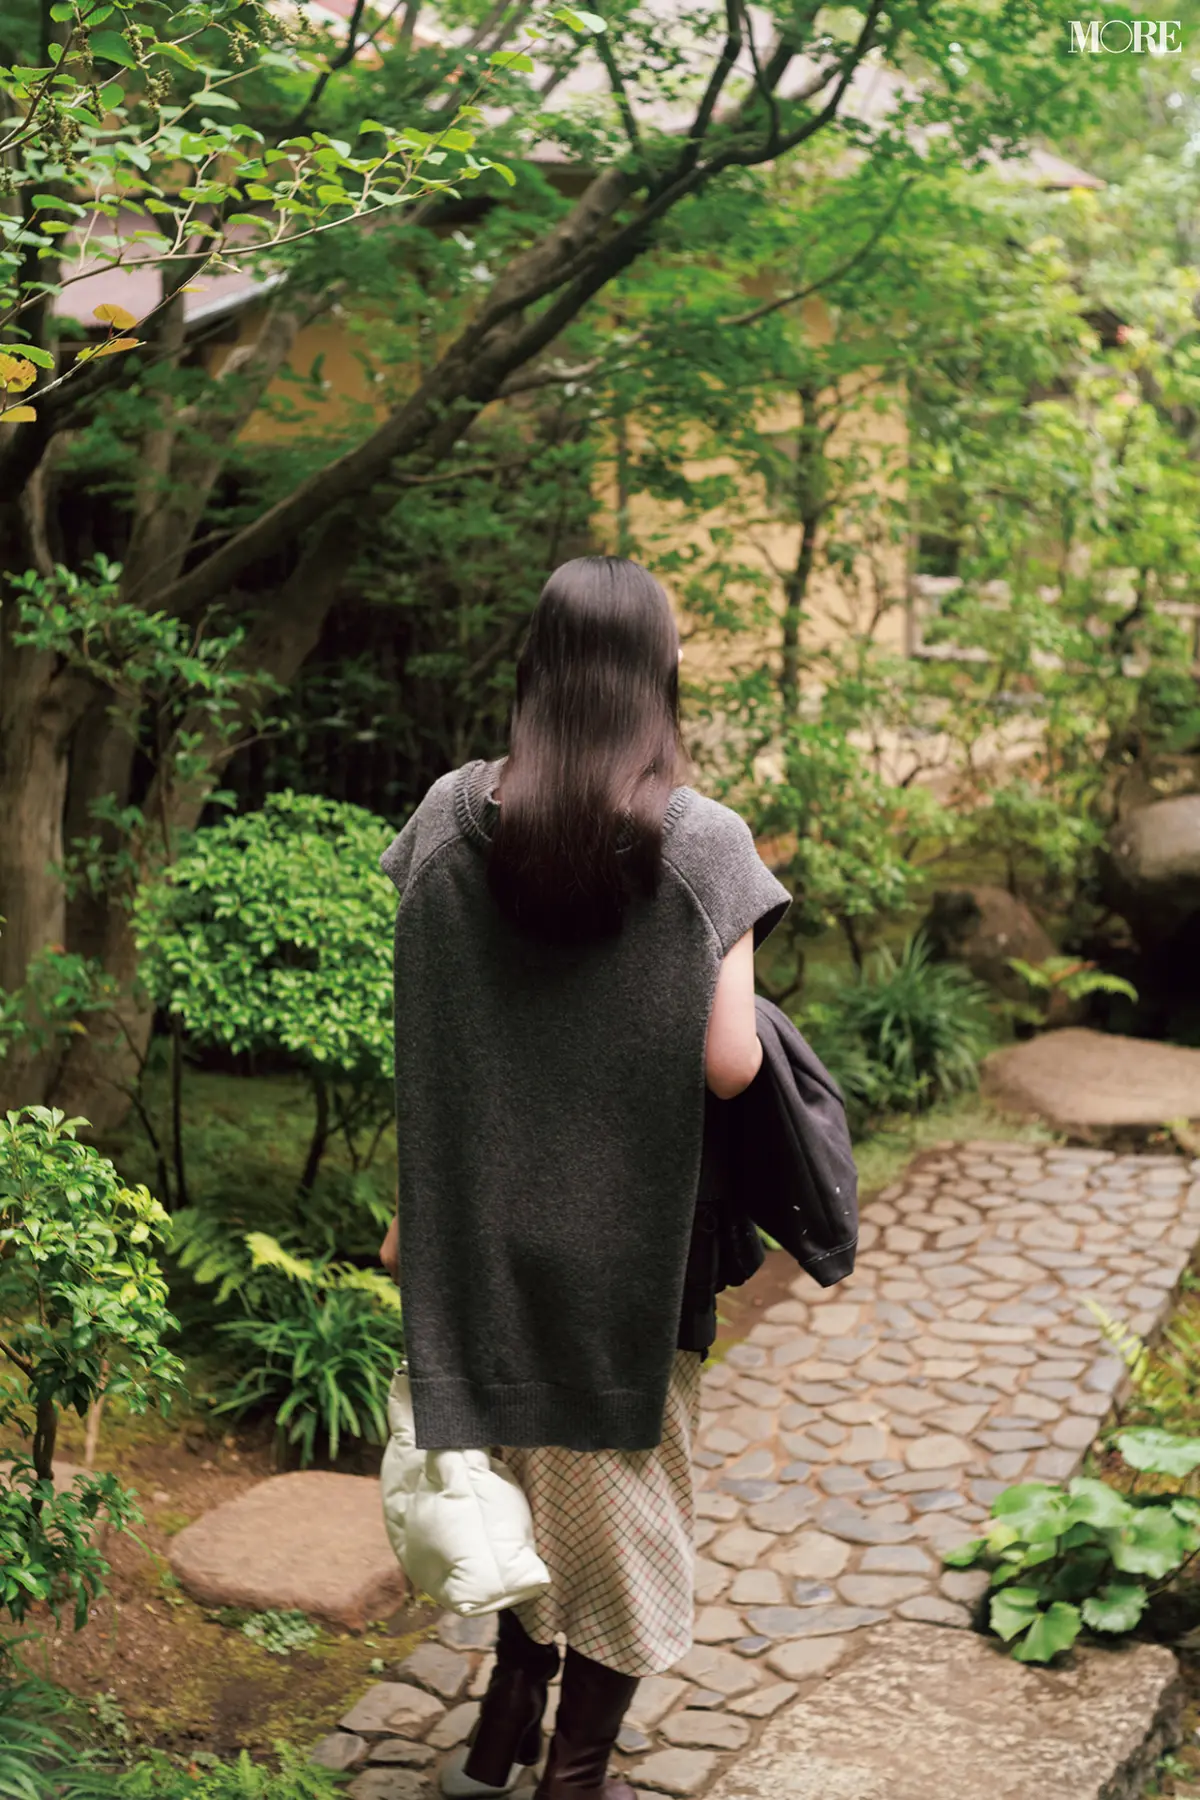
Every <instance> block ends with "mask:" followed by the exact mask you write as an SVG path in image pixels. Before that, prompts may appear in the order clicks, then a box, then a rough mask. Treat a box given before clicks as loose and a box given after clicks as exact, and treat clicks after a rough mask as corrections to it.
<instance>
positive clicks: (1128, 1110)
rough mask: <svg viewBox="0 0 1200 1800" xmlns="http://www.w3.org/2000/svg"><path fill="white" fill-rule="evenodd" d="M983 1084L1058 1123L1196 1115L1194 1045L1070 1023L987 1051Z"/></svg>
mask: <svg viewBox="0 0 1200 1800" xmlns="http://www.w3.org/2000/svg"><path fill="white" fill-rule="evenodd" d="M983 1088H984V1091H985V1093H988V1094H989V1095H990V1096H991V1097H992V1098H993V1099H994V1100H997V1101H998V1102H999V1103H1000V1104H1001V1105H1002V1106H1009V1107H1012V1108H1013V1109H1014V1110H1016V1111H1018V1112H1022V1113H1034V1114H1037V1115H1038V1116H1039V1117H1041V1118H1043V1119H1046V1120H1047V1121H1048V1122H1049V1123H1050V1124H1051V1125H1056V1126H1058V1127H1059V1128H1060V1129H1063V1130H1065V1129H1069V1128H1070V1127H1072V1126H1087V1125H1091V1126H1097V1125H1099V1126H1109V1127H1120V1126H1128V1125H1162V1124H1165V1123H1166V1121H1167V1120H1168V1119H1195V1118H1200V1050H1188V1049H1184V1048H1182V1047H1181V1046H1179V1045H1176V1044H1159V1043H1152V1042H1149V1041H1148V1040H1146V1039H1143V1038H1129V1037H1118V1036H1117V1035H1116V1034H1115V1033H1111V1032H1106V1031H1086V1030H1082V1029H1076V1028H1075V1027H1070V1028H1068V1029H1066V1030H1063V1031H1047V1032H1044V1033H1043V1034H1042V1035H1041V1036H1040V1037H1034V1038H1030V1039H1028V1040H1027V1042H1025V1043H1023V1044H1014V1045H1012V1046H1010V1047H1009V1048H1006V1049H1004V1050H996V1051H993V1052H992V1054H991V1056H989V1057H987V1058H986V1059H985V1061H984V1064H983Z"/></svg>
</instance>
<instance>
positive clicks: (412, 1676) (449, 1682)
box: [398, 1644, 471, 1700]
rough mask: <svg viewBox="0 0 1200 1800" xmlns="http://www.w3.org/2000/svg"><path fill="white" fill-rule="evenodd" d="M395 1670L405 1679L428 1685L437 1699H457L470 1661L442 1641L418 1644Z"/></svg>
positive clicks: (420, 1685) (462, 1687) (469, 1667)
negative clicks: (448, 1648)
mask: <svg viewBox="0 0 1200 1800" xmlns="http://www.w3.org/2000/svg"><path fill="white" fill-rule="evenodd" d="M398 1673H399V1674H401V1675H402V1676H403V1677H404V1679H405V1680H406V1681H415V1682H416V1684H417V1686H418V1687H423V1688H428V1689H429V1691H430V1693H431V1694H436V1695H437V1696H438V1698H439V1699H440V1700H457V1699H458V1696H459V1695H460V1694H461V1693H462V1691H463V1689H464V1687H465V1686H466V1685H467V1679H468V1677H469V1676H470V1673H471V1664H470V1662H469V1661H468V1659H467V1658H466V1657H465V1656H464V1655H463V1654H462V1652H461V1651H459V1650H447V1648H446V1646H445V1645H444V1644H418V1645H417V1647H416V1649H415V1650H414V1651H413V1653H412V1655H411V1656H406V1657H405V1659H404V1661H403V1662H402V1663H401V1664H400V1667H399V1671H398Z"/></svg>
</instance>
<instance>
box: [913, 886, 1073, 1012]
mask: <svg viewBox="0 0 1200 1800" xmlns="http://www.w3.org/2000/svg"><path fill="white" fill-rule="evenodd" d="M924 929H925V932H926V934H927V936H928V938H929V941H930V944H931V945H932V948H933V953H934V955H935V956H936V957H938V958H939V959H940V960H942V961H947V962H960V963H963V964H965V966H966V967H967V968H968V969H970V971H971V973H972V975H974V976H976V977H977V978H978V979H979V980H980V981H985V982H986V983H987V984H988V986H989V987H991V988H994V989H995V990H996V992H997V993H1000V994H1004V995H1007V997H1008V998H1009V999H1010V1000H1021V999H1025V998H1027V994H1026V989H1025V983H1024V982H1023V981H1022V980H1021V977H1020V976H1019V975H1017V974H1015V973H1014V971H1013V970H1012V969H1011V968H1010V967H1009V958H1010V957H1012V956H1016V957H1020V959H1021V961H1022V962H1029V963H1040V962H1044V961H1045V960H1046V958H1047V957H1048V956H1053V955H1054V954H1055V949H1054V944H1053V941H1052V940H1051V937H1050V934H1049V932H1048V931H1047V930H1046V928H1045V926H1044V925H1042V924H1041V923H1040V921H1039V920H1038V919H1036V918H1035V917H1034V915H1033V913H1032V912H1031V911H1030V909H1029V908H1028V906H1026V904H1025V902H1024V901H1023V900H1018V899H1016V898H1015V897H1014V896H1013V895H1012V894H1010V893H1009V892H1008V890H1007V889H1006V888H1001V887H962V888H942V889H940V890H939V892H937V893H936V894H935V895H934V896H933V900H932V902H931V904H930V908H929V913H928V915H927V917H926V919H925V926H924Z"/></svg>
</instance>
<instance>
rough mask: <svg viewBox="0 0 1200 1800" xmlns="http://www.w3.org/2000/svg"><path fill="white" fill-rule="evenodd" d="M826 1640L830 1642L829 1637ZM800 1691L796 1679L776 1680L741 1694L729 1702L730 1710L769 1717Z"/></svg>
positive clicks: (749, 1717)
mask: <svg viewBox="0 0 1200 1800" xmlns="http://www.w3.org/2000/svg"><path fill="white" fill-rule="evenodd" d="M825 1641H826V1643H828V1642H829V1640H828V1638H827V1639H826V1640H825ZM799 1691H800V1690H799V1689H798V1688H797V1686H796V1684H795V1682H794V1681H774V1682H772V1683H771V1686H770V1687H764V1688H759V1689H758V1691H757V1692H756V1693H753V1694H740V1695H739V1696H738V1698H737V1699H736V1700H731V1701H730V1702H729V1710H730V1712H734V1713H742V1714H744V1716H745V1717H746V1718H747V1719H769V1718H770V1716H771V1714H772V1713H775V1712H778V1711H779V1709H780V1707H781V1706H786V1705H787V1703H788V1701H789V1700H794V1699H795V1697H796V1695H797V1694H798V1693H799Z"/></svg>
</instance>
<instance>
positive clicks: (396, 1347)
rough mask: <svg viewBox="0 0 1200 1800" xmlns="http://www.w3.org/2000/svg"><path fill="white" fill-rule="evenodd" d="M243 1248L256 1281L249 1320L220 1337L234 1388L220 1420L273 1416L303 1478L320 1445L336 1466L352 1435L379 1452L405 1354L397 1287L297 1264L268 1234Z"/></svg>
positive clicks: (367, 1272) (374, 1273) (235, 1322)
mask: <svg viewBox="0 0 1200 1800" xmlns="http://www.w3.org/2000/svg"><path fill="white" fill-rule="evenodd" d="M246 1247H247V1250H248V1252H249V1255H250V1261H251V1268H252V1270H253V1271H254V1273H255V1275H256V1277H257V1279H256V1282H255V1285H254V1286H253V1287H251V1288H247V1289H244V1290H239V1292H240V1294H241V1297H242V1300H243V1304H244V1306H245V1308H246V1310H245V1312H244V1314H243V1316H242V1317H240V1318H235V1319H227V1320H225V1321H224V1322H223V1323H222V1324H220V1325H219V1326H218V1327H217V1329H218V1331H219V1333H220V1334H221V1337H222V1339H223V1340H224V1341H225V1342H226V1343H227V1344H228V1345H229V1346H230V1350H231V1354H232V1357H233V1363H234V1369H235V1374H236V1378H235V1379H234V1380H233V1382H232V1385H231V1386H229V1387H228V1391H226V1393H225V1395H224V1398H222V1399H221V1400H220V1401H219V1402H218V1404H217V1406H216V1408H215V1410H216V1411H217V1412H225V1413H231V1414H232V1415H233V1416H234V1417H236V1418H242V1417H244V1416H245V1415H246V1414H247V1413H249V1412H252V1411H254V1410H255V1409H258V1408H262V1407H273V1408H274V1418H275V1424H276V1427H277V1430H278V1433H279V1440H280V1443H281V1444H283V1443H288V1444H293V1445H298V1446H299V1451H300V1466H301V1467H302V1468H307V1467H308V1465H309V1464H310V1463H311V1462H312V1461H313V1458H314V1456H315V1454H316V1448H317V1440H318V1437H319V1436H320V1437H323V1438H324V1442H325V1446H326V1448H327V1449H328V1453H329V1455H330V1457H331V1458H335V1457H336V1456H337V1454H338V1449H339V1447H340V1444H341V1441H342V1438H343V1436H346V1435H349V1436H352V1437H355V1438H359V1439H361V1440H363V1441H364V1442H366V1443H369V1444H379V1445H382V1444H383V1443H384V1442H385V1440H386V1436H387V1395H388V1388H389V1386H390V1383H391V1378H392V1371H393V1369H394V1368H395V1366H396V1363H397V1361H398V1359H399V1357H400V1356H401V1354H402V1352H403V1346H404V1334H403V1328H402V1324H401V1318H400V1295H399V1290H398V1288H397V1287H396V1284H395V1282H394V1281H393V1280H392V1279H391V1277H390V1276H387V1275H384V1274H383V1273H382V1271H379V1270H372V1269H357V1268H354V1267H352V1266H350V1265H348V1264H344V1263H342V1264H339V1263H334V1262H332V1261H330V1260H329V1259H327V1258H326V1259H318V1258H313V1259H308V1258H304V1257H298V1256H294V1255H292V1254H291V1253H290V1252H289V1251H288V1250H286V1249H285V1248H284V1247H283V1246H282V1245H281V1244H279V1243H278V1242H277V1241H276V1240H275V1239H274V1238H269V1237H267V1236H266V1235H265V1233H261V1232H252V1233H250V1234H249V1235H248V1237H247V1239H246ZM252 1309H253V1310H252Z"/></svg>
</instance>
